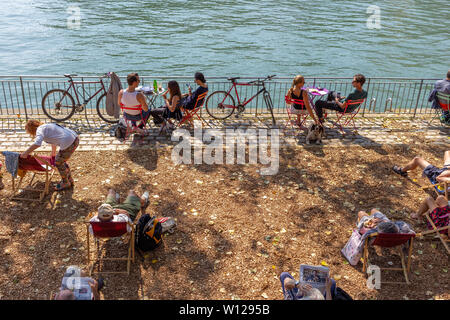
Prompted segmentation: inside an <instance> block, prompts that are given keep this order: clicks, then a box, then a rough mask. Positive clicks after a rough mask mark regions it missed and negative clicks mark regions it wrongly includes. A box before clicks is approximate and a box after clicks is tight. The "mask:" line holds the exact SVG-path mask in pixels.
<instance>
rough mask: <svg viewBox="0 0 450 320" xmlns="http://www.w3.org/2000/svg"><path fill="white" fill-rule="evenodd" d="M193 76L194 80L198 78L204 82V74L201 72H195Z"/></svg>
mask: <svg viewBox="0 0 450 320" xmlns="http://www.w3.org/2000/svg"><path fill="white" fill-rule="evenodd" d="M194 78H195V80H200V81H201V82H203V83H205V82H206V79H205V76H204V75H203V73H201V72H196V73H195V76H194Z"/></svg>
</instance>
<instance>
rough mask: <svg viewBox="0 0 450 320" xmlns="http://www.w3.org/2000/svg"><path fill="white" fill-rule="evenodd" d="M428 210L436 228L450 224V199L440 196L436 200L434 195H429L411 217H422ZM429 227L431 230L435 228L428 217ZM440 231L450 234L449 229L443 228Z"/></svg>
mask: <svg viewBox="0 0 450 320" xmlns="http://www.w3.org/2000/svg"><path fill="white" fill-rule="evenodd" d="M426 212H428V215H429V216H430V218H431V220H432V221H433V223H434V225H435V226H436V228H438V229H439V228H442V227H446V226H448V225H449V220H450V219H449V216H450V201H447V199H446V198H445V197H444V196H438V197H437V198H436V200H434V198H433V197H427V198H426V199H425V200H424V201H423V202H422V204H421V205H420V207H419V210H417V212H416V213H415V214H412V215H411V218H413V219H420V218H422V217H423V215H424V214H425V213H426ZM427 227H428V229H429V230H433V227H432V225H431V223H430V222H429V221H428V219H427ZM439 232H440V233H442V234H443V235H446V236H448V235H449V231H448V229H446V230H441V231H439Z"/></svg>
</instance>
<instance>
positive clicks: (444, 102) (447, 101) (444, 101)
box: [428, 92, 450, 125]
mask: <svg viewBox="0 0 450 320" xmlns="http://www.w3.org/2000/svg"><path fill="white" fill-rule="evenodd" d="M436 98H437V100H438V102H439V106H440V107H441V109H435V114H434V116H433V118H431V121H430V122H429V123H428V125H430V124H431V123H432V122H433V121H434V119H436V118H439V117H440V116H441V114H442V111H447V112H450V94H445V93H442V92H437V93H436Z"/></svg>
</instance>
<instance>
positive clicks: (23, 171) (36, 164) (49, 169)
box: [11, 154, 56, 201]
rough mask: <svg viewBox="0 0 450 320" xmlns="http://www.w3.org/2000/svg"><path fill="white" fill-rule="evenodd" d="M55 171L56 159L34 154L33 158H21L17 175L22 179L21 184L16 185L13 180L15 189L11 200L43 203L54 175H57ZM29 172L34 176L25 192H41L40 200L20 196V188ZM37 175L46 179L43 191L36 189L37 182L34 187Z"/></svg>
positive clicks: (14, 179) (13, 179)
mask: <svg viewBox="0 0 450 320" xmlns="http://www.w3.org/2000/svg"><path fill="white" fill-rule="evenodd" d="M55 170H56V168H55V157H48V156H39V155H37V154H34V155H33V156H28V157H27V158H19V165H18V170H17V175H18V176H19V177H20V179H19V183H18V184H17V185H16V178H14V177H12V178H11V180H12V189H13V194H12V196H11V200H19V201H42V200H43V199H44V197H45V196H46V195H47V194H49V192H50V183H51V181H52V179H53V175H54V174H55ZM28 172H30V173H32V174H33V175H32V176H31V180H30V182H29V183H28V187H25V188H24V189H23V190H27V191H31V192H39V199H33V198H23V197H19V196H18V193H19V190H21V189H20V186H21V185H22V181H23V179H24V178H25V176H26V175H27V173H28ZM36 175H43V176H44V177H45V181H44V188H43V189H42V188H37V187H36V183H37V182H36V183H35V185H34V186H33V181H34V178H35V177H36Z"/></svg>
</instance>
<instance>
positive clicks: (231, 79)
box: [228, 77, 241, 81]
mask: <svg viewBox="0 0 450 320" xmlns="http://www.w3.org/2000/svg"><path fill="white" fill-rule="evenodd" d="M240 78H241V77H234V78H228V80H229V81H234V80H236V79H240Z"/></svg>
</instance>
